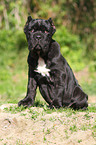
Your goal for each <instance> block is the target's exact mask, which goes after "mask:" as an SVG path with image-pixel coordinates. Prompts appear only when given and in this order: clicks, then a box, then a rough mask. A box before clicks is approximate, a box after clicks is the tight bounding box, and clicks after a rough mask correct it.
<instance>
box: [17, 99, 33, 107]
mask: <svg viewBox="0 0 96 145" xmlns="http://www.w3.org/2000/svg"><path fill="white" fill-rule="evenodd" d="M21 105H23V106H24V107H30V106H32V105H33V101H32V99H31V98H24V99H23V100H21V101H20V102H18V106H21Z"/></svg>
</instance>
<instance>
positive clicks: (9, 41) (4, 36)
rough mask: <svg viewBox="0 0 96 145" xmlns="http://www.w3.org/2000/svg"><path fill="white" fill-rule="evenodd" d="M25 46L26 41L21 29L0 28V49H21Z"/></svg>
mask: <svg viewBox="0 0 96 145" xmlns="http://www.w3.org/2000/svg"><path fill="white" fill-rule="evenodd" d="M25 47H27V42H26V39H25V35H24V33H23V31H22V30H11V29H9V30H5V29H2V30H1V31H0V51H2V50H3V51H4V50H18V49H19V50H21V49H24V48H25Z"/></svg>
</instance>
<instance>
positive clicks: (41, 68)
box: [35, 57, 50, 76]
mask: <svg viewBox="0 0 96 145" xmlns="http://www.w3.org/2000/svg"><path fill="white" fill-rule="evenodd" d="M35 71H36V72H38V73H40V74H42V75H43V76H46V75H47V76H49V71H50V69H48V68H46V64H45V62H44V60H43V59H42V58H41V57H39V59H38V67H37V70H35Z"/></svg>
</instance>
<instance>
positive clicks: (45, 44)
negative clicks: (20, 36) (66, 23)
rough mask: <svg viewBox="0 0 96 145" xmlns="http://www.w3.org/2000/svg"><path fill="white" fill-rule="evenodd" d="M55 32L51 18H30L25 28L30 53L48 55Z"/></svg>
mask: <svg viewBox="0 0 96 145" xmlns="http://www.w3.org/2000/svg"><path fill="white" fill-rule="evenodd" d="M55 31H56V29H55V26H54V25H53V22H52V19H51V18H49V19H48V20H43V19H32V17H31V16H29V17H28V20H27V22H26V25H25V27H24V32H25V34H26V38H27V41H28V49H29V51H36V52H42V53H47V52H48V49H49V46H50V43H51V40H52V35H53V34H54V33H55Z"/></svg>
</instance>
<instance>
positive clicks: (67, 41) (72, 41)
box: [54, 26, 85, 71]
mask: <svg viewBox="0 0 96 145" xmlns="http://www.w3.org/2000/svg"><path fill="white" fill-rule="evenodd" d="M54 39H55V40H56V41H57V42H58V43H59V44H60V47H61V53H62V55H63V56H64V57H66V58H67V60H68V62H69V64H70V65H71V66H72V67H73V69H74V70H75V71H79V70H81V69H83V68H84V67H85V61H84V60H85V58H84V44H82V43H81V42H80V39H79V36H77V35H74V34H72V33H70V32H68V30H67V29H66V28H65V27H63V26H62V27H61V28H59V29H57V32H56V34H55V35H54Z"/></svg>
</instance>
